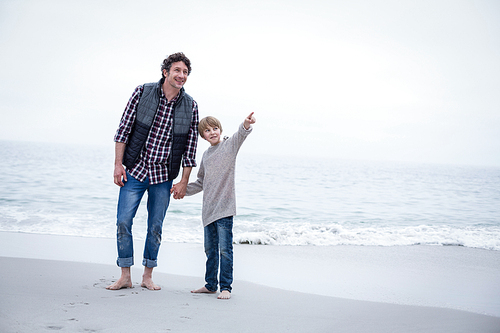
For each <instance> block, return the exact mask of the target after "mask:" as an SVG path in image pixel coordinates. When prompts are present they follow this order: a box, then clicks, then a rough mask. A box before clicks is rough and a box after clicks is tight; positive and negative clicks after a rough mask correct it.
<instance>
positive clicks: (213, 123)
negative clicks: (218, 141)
mask: <svg viewBox="0 0 500 333" xmlns="http://www.w3.org/2000/svg"><path fill="white" fill-rule="evenodd" d="M208 127H217V128H219V129H220V132H221V133H222V125H221V124H220V121H219V120H218V119H217V118H215V117H212V116H208V117H205V118H203V119H202V120H200V124H199V125H198V133H200V136H201V137H202V138H203V132H205V130H206V129H207V128H208Z"/></svg>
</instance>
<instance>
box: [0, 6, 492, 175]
mask: <svg viewBox="0 0 500 333" xmlns="http://www.w3.org/2000/svg"><path fill="white" fill-rule="evenodd" d="M0 45H1V51H0V61H1V64H2V65H1V66H0V73H1V75H0V112H1V120H0V139H2V140H22V141H38V142H45V141H48V142H67V143H78V144H81V143H92V144H109V145H112V144H113V136H114V133H115V131H116V128H117V126H118V122H119V119H120V117H121V114H122V112H123V110H124V108H125V105H126V103H127V101H128V99H129V97H130V95H131V94H132V92H133V90H134V89H135V87H136V86H137V85H139V84H143V83H146V82H154V81H157V80H158V79H159V78H160V77H161V73H160V64H161V62H162V61H163V59H164V58H165V57H166V56H167V55H169V54H171V53H174V52H178V51H182V52H184V53H185V54H186V55H187V56H188V57H189V58H190V59H191V62H192V74H191V75H190V76H189V79H188V81H187V83H186V85H185V88H186V91H187V92H188V93H189V94H190V95H191V96H193V97H194V98H195V100H196V101H197V102H198V104H199V110H200V116H201V117H204V116H207V115H213V116H216V117H217V118H219V119H220V120H221V121H222V125H223V128H224V131H225V134H232V133H233V132H234V131H235V130H236V127H237V125H238V124H239V123H240V122H241V121H243V119H244V117H245V116H246V115H247V114H248V113H249V112H251V111H254V112H255V116H256V118H257V123H256V124H255V131H254V133H253V134H252V137H251V139H249V143H248V144H246V146H245V149H246V151H247V152H255V153H257V152H262V153H266V154H274V153H276V154H286V155H295V156H299V157H309V156H313V157H322V156H326V157H331V158H340V159H367V160H395V161H416V162H426V163H451V164H475V165H494V166H500V1H497V0H491V1H460V0H450V1H440V0H432V1H425V0H424V1H404V0H395V1H390V0H384V1H369V0H362V1H352V0H349V1H347V0H345V1H344V0H342V1H335V0H321V1H320V0H307V1H305V0H303V1H293V0H292V1H282V0H273V1H269V0H262V1H261V0H247V1H238V0H228V1H210V0H194V1H189V0H184V1H175V2H174V1H168V0H161V1H147V0H146V1H144V0H142V1H123V0H120V1H106V0H98V1H92V0H76V1H67V0H60V1H56V0H53V1H46V0H0ZM250 140H251V141H250ZM205 147H206V146H204V145H202V146H201V147H200V149H201V150H204V149H205ZM200 156H201V154H200Z"/></svg>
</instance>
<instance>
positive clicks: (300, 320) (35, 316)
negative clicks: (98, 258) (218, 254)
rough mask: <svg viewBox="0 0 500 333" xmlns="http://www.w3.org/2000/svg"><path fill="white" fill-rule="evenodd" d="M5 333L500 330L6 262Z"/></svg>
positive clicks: (56, 265)
mask: <svg viewBox="0 0 500 333" xmlns="http://www.w3.org/2000/svg"><path fill="white" fill-rule="evenodd" d="M0 265H1V266H2V268H3V270H2V271H3V272H2V274H1V276H0V296H1V297H0V304H1V307H0V309H1V310H0V317H1V319H2V320H0V329H1V331H2V332H6V333H9V332H46V331H53V330H57V331H61V332H75V331H87V332H89V331H90V332H145V331H147V332H207V333H211V332H252V333H253V332H331V331H335V332H345V333H354V332H356V333H363V332H370V333H386V332H422V331H425V332H436V333H437V332H439V333H447V332H449V333H452V332H453V333H460V332H463V333H466V332H467V333H470V332H492V333H493V332H498V327H499V326H500V318H498V317H492V316H485V315H480V314H474V313H470V312H465V311H459V310H451V309H444V308H432V307H424V306H410V305H396V304H387V303H377V302H367V301H356V300H348V299H342V298H335V297H327V296H319V295H312V294H305V293H300V292H293V291H285V290H282V289H276V288H270V287H266V286H262V285H257V284H254V283H250V282H245V281H235V283H234V287H235V290H237V292H235V293H234V294H233V297H232V298H231V300H228V301H225V300H218V299H217V298H216V297H217V295H216V294H215V295H213V294H211V295H206V294H202V295H200V294H191V293H190V289H191V287H192V286H193V285H200V284H201V283H203V279H202V278H195V277H187V276H179V275H172V274H166V273H155V282H157V283H158V284H159V285H161V286H162V290H160V291H149V290H147V289H145V288H142V287H140V285H139V281H140V275H141V272H142V270H141V269H140V268H133V269H132V272H133V276H135V278H133V284H134V287H133V288H127V289H122V290H118V291H109V290H106V289H105V287H106V285H108V284H109V283H110V282H112V281H113V280H114V279H116V278H117V277H118V275H117V274H116V273H118V271H117V270H116V267H113V266H112V265H104V264H95V263H82V262H68V261H56V260H44V259H25V258H8V257H0Z"/></svg>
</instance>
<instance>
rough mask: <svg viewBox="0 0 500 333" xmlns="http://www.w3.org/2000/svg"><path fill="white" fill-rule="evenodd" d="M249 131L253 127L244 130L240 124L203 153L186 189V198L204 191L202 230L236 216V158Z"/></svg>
mask: <svg viewBox="0 0 500 333" xmlns="http://www.w3.org/2000/svg"><path fill="white" fill-rule="evenodd" d="M250 132H252V127H251V126H250V128H249V129H248V130H246V129H245V127H243V123H242V124H241V125H240V127H239V129H238V132H236V133H234V134H233V136H232V137H231V138H224V140H223V141H221V142H220V143H219V144H217V145H215V146H210V147H209V148H208V149H207V150H206V151H205V152H204V153H203V157H202V159H201V163H200V169H199V170H198V179H197V180H196V181H195V182H192V183H189V184H188V186H187V189H186V195H193V194H196V193H198V192H201V191H203V208H202V214H201V218H202V221H203V226H204V227H206V226H207V225H209V224H210V223H212V222H214V221H217V220H219V219H221V218H223V217H228V216H234V215H236V195H235V186H234V171H235V165H236V155H237V154H238V151H239V149H240V147H241V145H242V144H243V141H245V139H246V137H247V136H248V134H250Z"/></svg>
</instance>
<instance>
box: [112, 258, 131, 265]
mask: <svg viewBox="0 0 500 333" xmlns="http://www.w3.org/2000/svg"><path fill="white" fill-rule="evenodd" d="M116 264H117V265H118V267H130V266H133V265H134V257H130V258H118V259H117V260H116Z"/></svg>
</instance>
